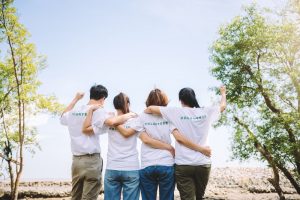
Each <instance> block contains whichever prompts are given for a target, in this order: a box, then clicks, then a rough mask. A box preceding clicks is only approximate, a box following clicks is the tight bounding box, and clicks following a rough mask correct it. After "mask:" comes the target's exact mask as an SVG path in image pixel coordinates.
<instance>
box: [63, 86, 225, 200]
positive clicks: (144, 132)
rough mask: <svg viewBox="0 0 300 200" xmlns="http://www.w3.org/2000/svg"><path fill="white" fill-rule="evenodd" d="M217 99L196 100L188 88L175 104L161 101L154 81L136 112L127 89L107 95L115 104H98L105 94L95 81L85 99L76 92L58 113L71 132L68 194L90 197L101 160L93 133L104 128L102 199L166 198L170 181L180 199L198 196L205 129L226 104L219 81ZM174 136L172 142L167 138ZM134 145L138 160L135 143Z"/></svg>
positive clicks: (205, 172) (204, 177) (205, 171)
mask: <svg viewBox="0 0 300 200" xmlns="http://www.w3.org/2000/svg"><path fill="white" fill-rule="evenodd" d="M220 93H221V102H220V104H219V105H214V106H210V107H200V106H199V104H198V102H197V99H196V95H195V92H194V90H193V89H191V88H183V89H181V90H180V92H179V100H180V102H181V107H167V105H168V97H167V95H166V94H165V93H164V92H163V91H161V90H160V89H154V90H152V91H150V93H149V95H148V98H147V100H146V108H145V110H144V112H142V113H141V114H138V115H137V114H136V113H133V112H131V111H130V100H129V97H128V96H127V95H126V94H124V93H120V94H118V95H116V96H115V97H114V99H113V105H114V107H115V109H116V111H115V112H108V111H106V110H105V106H104V102H105V99H106V98H107V96H108V91H107V89H106V88H105V87H104V86H102V85H94V86H92V87H91V89H90V100H89V102H88V103H87V105H82V106H76V107H75V105H76V104H77V102H78V101H79V100H80V99H81V98H82V97H83V95H84V94H83V93H77V94H76V96H75V98H74V99H73V101H72V102H71V103H70V104H69V105H68V106H67V108H66V109H65V110H64V112H63V114H62V116H61V119H60V120H61V123H62V124H63V125H66V126H67V127H68V129H69V133H70V137H71V150H72V154H73V162H72V192H71V194H72V199H73V200H80V199H91V200H93V199H97V197H98V194H99V192H100V188H101V174H102V168H103V161H102V158H101V155H100V152H101V150H100V143H99V136H100V135H101V134H104V133H107V134H108V152H107V165H106V171H105V177H104V199H105V200H120V199H121V196H122V197H123V199H124V200H138V199H139V198H140V194H141V196H142V199H143V200H156V196H157V189H158V187H159V198H160V199H161V200H173V199H174V188H175V182H176V185H177V189H178V191H179V193H180V198H181V199H182V200H194V199H197V200H198V199H202V198H203V196H204V193H205V189H206V185H207V183H208V179H209V174H210V169H211V159H210V156H211V149H210V148H209V147H208V146H207V140H208V132H209V127H210V126H211V124H212V123H213V122H214V121H216V120H217V119H218V118H219V116H220V113H221V112H223V111H224V110H225V107H226V88H225V87H224V86H222V87H221V88H220ZM171 135H173V137H174V138H175V149H174V147H173V146H172V145H171ZM138 138H139V139H140V140H141V141H142V145H141V151H140V153H141V166H140V161H139V156H138V155H139V154H138V150H137V140H138Z"/></svg>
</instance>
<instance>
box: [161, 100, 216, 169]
mask: <svg viewBox="0 0 300 200" xmlns="http://www.w3.org/2000/svg"><path fill="white" fill-rule="evenodd" d="M160 112H161V114H162V116H163V118H164V119H166V120H169V121H170V122H171V123H172V124H174V126H175V127H177V129H178V130H179V132H180V133H181V134H183V135H184V136H185V137H186V138H187V139H189V140H191V141H193V142H194V143H196V144H199V145H202V146H203V145H208V144H207V140H208V131H209V128H210V126H211V124H212V122H214V121H215V120H217V119H218V118H219V116H220V107H219V106H211V107H206V108H187V107H183V108H175V107H160ZM175 152H176V153H175V163H176V164H177V165H205V164H211V159H210V158H209V157H207V156H205V155H203V154H202V153H200V152H197V151H194V150H191V149H189V148H187V147H185V146H183V145H182V144H179V143H178V142H177V141H176V142H175Z"/></svg>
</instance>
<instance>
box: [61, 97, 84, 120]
mask: <svg viewBox="0 0 300 200" xmlns="http://www.w3.org/2000/svg"><path fill="white" fill-rule="evenodd" d="M83 96H84V93H83V92H77V93H76V95H75V97H74V99H73V100H72V101H71V103H70V104H69V105H68V106H67V107H66V109H65V110H64V111H63V113H62V115H63V114H64V113H66V112H69V111H70V110H72V109H73V108H74V106H75V105H76V103H77V102H78V101H79V100H80V99H82V98H83Z"/></svg>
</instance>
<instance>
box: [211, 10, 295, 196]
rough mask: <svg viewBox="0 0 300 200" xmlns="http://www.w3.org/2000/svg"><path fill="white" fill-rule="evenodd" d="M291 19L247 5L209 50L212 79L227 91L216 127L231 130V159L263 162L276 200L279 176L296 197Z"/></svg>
mask: <svg viewBox="0 0 300 200" xmlns="http://www.w3.org/2000/svg"><path fill="white" fill-rule="evenodd" d="M264 13H265V12H264ZM269 14H270V13H269ZM291 19H292V18H288V17H285V16H281V15H276V16H273V15H272V14H270V15H267V14H265V15H263V14H262V11H261V10H259V9H258V8H257V7H256V6H255V5H251V6H249V7H247V8H246V9H245V14H244V15H241V16H237V17H235V18H234V19H233V20H232V22H231V23H229V24H227V25H225V26H223V27H221V28H220V31H219V38H218V39H217V40H216V41H215V42H214V44H213V45H212V48H211V60H212V62H213V63H214V66H213V67H212V69H211V72H212V75H213V76H214V77H216V78H217V79H218V80H221V81H222V82H223V83H224V84H225V85H226V86H227V90H228V95H227V100H228V109H227V112H226V114H225V116H224V117H223V118H222V119H221V121H220V124H223V125H228V126H230V127H231V128H232V131H233V135H234V136H233V143H232V144H233V145H232V150H233V157H234V158H237V159H240V160H245V159H248V158H250V157H254V158H256V159H259V160H263V161H266V162H267V163H268V165H269V166H270V167H271V169H272V170H273V174H274V177H273V178H270V179H269V182H270V183H271V184H272V185H273V186H274V188H275V189H276V191H277V193H278V195H279V196H280V199H284V194H283V191H282V189H281V187H280V179H279V171H281V172H282V173H283V174H284V175H285V176H286V177H287V179H288V180H289V181H290V182H291V184H292V185H293V187H294V188H295V189H296V191H297V192H298V193H299V194H300V184H299V180H300V143H299V138H300V63H299V61H300V60H299V56H300V40H299V36H300V34H299V29H298V26H297V23H296V22H295V21H294V20H291Z"/></svg>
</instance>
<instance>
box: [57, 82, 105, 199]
mask: <svg viewBox="0 0 300 200" xmlns="http://www.w3.org/2000/svg"><path fill="white" fill-rule="evenodd" d="M83 96H84V94H83V93H77V94H76V96H75V98H74V99H73V101H72V102H71V103H70V105H69V106H68V107H67V108H66V109H65V111H64V112H63V114H62V116H61V119H60V121H61V124H62V125H66V126H67V127H68V129H69V133H70V137H71V150H72V154H73V163H72V192H71V195H72V200H81V199H88V200H96V199H97V197H98V194H99V193H100V188H101V172H102V167H103V166H102V164H103V161H102V158H101V156H100V143H99V135H97V134H84V133H83V132H82V125H83V122H84V119H85V117H86V113H87V111H88V110H89V108H90V107H91V106H93V105H103V104H104V100H105V99H106V98H107V96H108V92H107V89H106V88H105V87H104V86H102V85H95V86H93V87H91V89H90V100H89V102H88V104H87V105H82V106H79V107H77V108H74V107H75V105H76V103H77V102H78V101H79V100H80V99H82V97H83ZM103 115H104V116H103V117H106V116H105V113H104V112H103ZM103 132H105V130H103Z"/></svg>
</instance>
